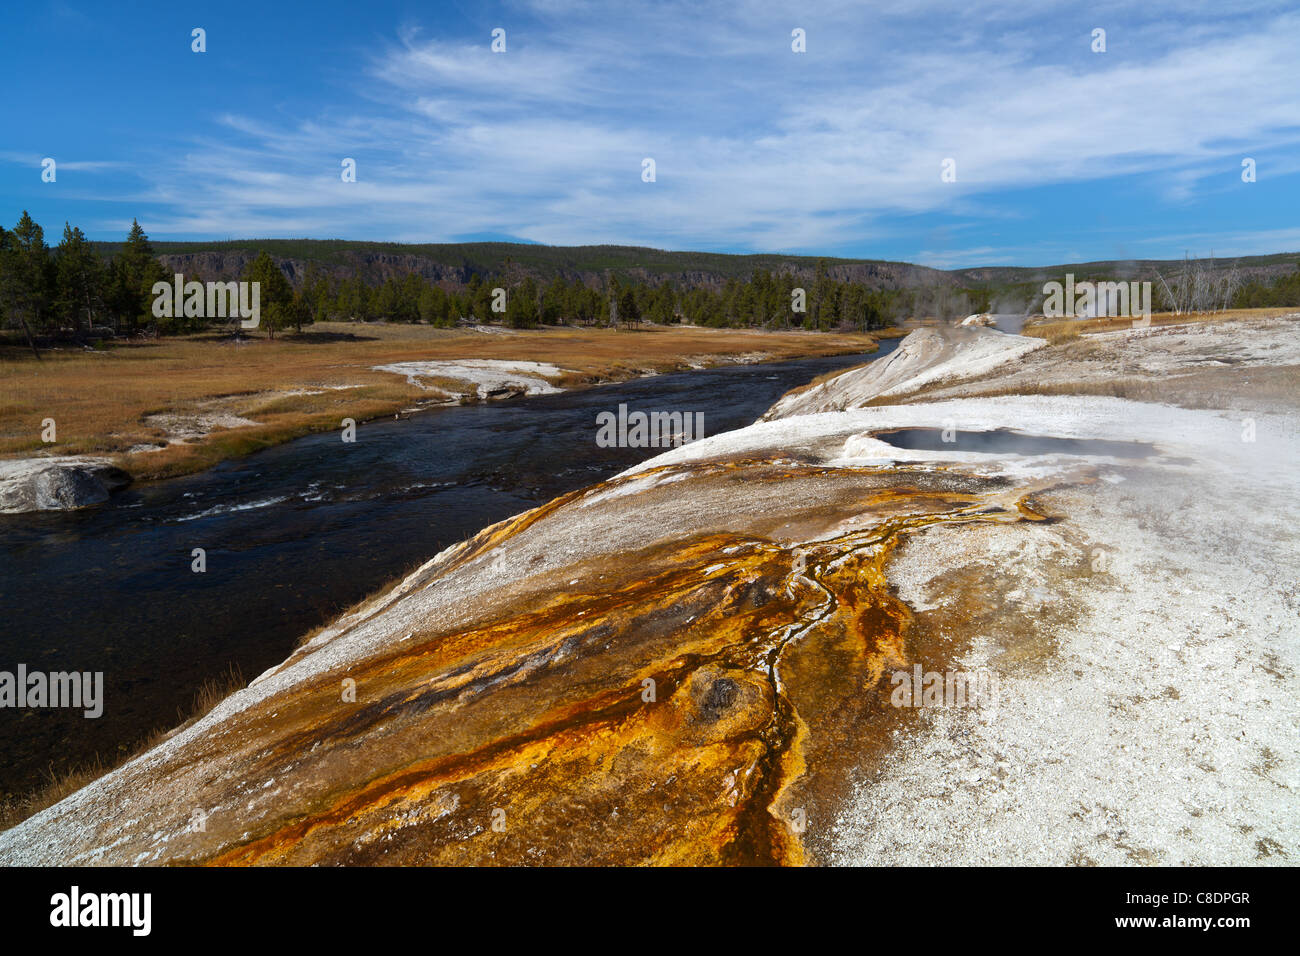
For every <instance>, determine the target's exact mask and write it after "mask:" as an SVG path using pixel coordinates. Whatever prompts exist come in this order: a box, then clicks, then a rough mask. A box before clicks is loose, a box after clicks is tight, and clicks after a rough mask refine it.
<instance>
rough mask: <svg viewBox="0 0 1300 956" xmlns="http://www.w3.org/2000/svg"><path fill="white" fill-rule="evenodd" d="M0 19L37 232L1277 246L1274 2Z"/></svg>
mask: <svg viewBox="0 0 1300 956" xmlns="http://www.w3.org/2000/svg"><path fill="white" fill-rule="evenodd" d="M792 11H793V12H792ZM4 18H5V30H4V33H3V35H0V56H2V57H3V62H4V63H5V65H6V74H7V76H9V78H10V82H9V84H8V85H7V95H6V96H5V97H4V99H3V101H0V117H2V119H3V122H2V123H0V129H3V131H4V136H3V139H0V199H3V202H2V203H0V207H2V209H0V220H2V221H4V222H5V223H6V224H12V221H13V220H16V219H17V217H18V214H19V212H20V211H21V210H22V209H24V208H26V209H28V210H30V211H31V213H32V215H33V216H34V217H36V219H37V220H38V221H39V222H41V223H42V224H43V225H44V226H45V227H46V231H47V233H48V237H49V238H50V240H51V241H56V240H57V236H58V233H59V232H60V231H61V230H62V226H63V223H64V221H65V220H68V221H71V222H72V223H74V224H75V225H80V226H81V227H82V229H84V230H85V232H86V233H87V234H88V235H89V236H90V237H91V238H95V239H117V238H120V237H121V235H122V234H124V232H125V231H126V229H127V228H128V227H129V225H130V222H131V219H132V217H138V218H139V219H140V222H141V224H142V225H143V226H144V227H145V229H146V231H147V232H148V233H149V234H150V235H151V236H152V237H153V238H155V239H227V238H251V237H304V236H306V237H313V238H346V239H376V240H393V241H401V242H452V241H465V240H473V239H489V238H490V239H514V240H520V241H529V242H545V243H554V244H560V245H577V244H586V243H619V244H631V245H648V246H654V247H658V248H668V249H697V250H708V251H719V252H788V253H808V254H826V255H840V256H854V257H870V258H885V259H902V260H908V261H912V262H920V263H925V264H928V265H935V266H939V267H956V266H972V265H981V264H1019V265H1042V264H1049V263H1056V262H1064V261H1079V260H1089V259H1115V258H1120V259H1126V258H1172V257H1181V256H1182V254H1183V252H1184V251H1188V252H1190V253H1191V254H1193V255H1207V254H1209V253H1211V252H1213V253H1214V254H1216V255H1219V256H1234V255H1249V254H1257V253H1268V252H1284V251H1293V250H1300V9H1297V8H1296V4H1295V3H1294V2H1292V3H1289V4H1288V3H1277V2H1254V0H1240V2H1235V3H1233V4H1232V5H1231V8H1229V6H1228V5H1225V4H1223V3H1221V2H1184V3H1160V2H1148V3H1124V4H1113V3H1109V2H1106V0H1100V2H1095V3H1053V2H1050V0H1045V2H1038V3H1025V2H1023V0H1008V2H1004V0H966V2H962V3H957V4H950V3H934V2H930V0H909V2H898V3H888V4H875V3H862V2H852V3H824V4H808V5H804V4H798V5H791V4H769V3H751V2H747V0H726V2H719V3H713V2H710V0H698V2H689V3H672V2H668V3H647V4H620V3H602V4H586V3H577V2H571V0H531V2H510V3H501V4H494V3H472V2H459V3H458V2H451V3H389V2H383V0H367V2H364V3H357V2H347V3H336V2H333V0H316V2H313V3H311V4H302V5H301V6H299V7H297V8H296V9H289V8H287V5H285V6H281V5H279V4H274V3H267V2H260V3H245V2H239V0H227V2H222V3H194V4H184V5H181V4H161V3H159V4H154V3H134V4H133V3H122V4H106V3H102V2H80V0H55V2H49V3H47V2H42V3H36V4H23V5H12V6H10V7H9V8H8V9H7V10H6V11H5V13H4ZM194 27H202V28H203V29H205V30H206V33H207V52H205V53H194V52H192V51H191V49H190V46H191V30H192V28H194ZM496 28H501V29H504V30H505V31H506V33H505V37H506V51H505V52H504V53H493V52H492V51H491V49H490V45H491V40H492V36H491V34H492V31H493V30H494V29H496ZM795 28H800V29H803V30H804V31H805V34H806V46H807V52H805V53H795V52H793V51H792V49H791V31H792V30H793V29H795ZM1095 28H1102V29H1104V30H1105V31H1106V52H1104V53H1094V52H1093V51H1092V49H1091V46H1092V42H1093V41H1092V31H1093V30H1094V29H1095ZM44 157H51V158H53V159H55V161H56V163H57V179H56V181H55V182H53V183H46V182H42V181H41V160H42V159H43V158H44ZM345 157H351V158H353V159H355V160H356V163H357V181H356V182H355V183H344V182H342V181H341V178H340V171H341V166H340V163H341V161H342V160H343V159H344V158H345ZM646 157H651V158H653V159H654V160H655V164H656V181H655V182H653V183H647V182H643V181H642V177H641V170H642V160H643V159H644V158H646ZM1245 157H1250V158H1252V159H1254V160H1255V162H1256V171H1257V181H1256V182H1253V183H1244V182H1242V178H1241V162H1242V159H1243V158H1245ZM947 158H951V159H953V160H955V164H956V181H955V182H943V181H941V175H940V173H941V164H942V163H943V161H944V160H945V159H947Z"/></svg>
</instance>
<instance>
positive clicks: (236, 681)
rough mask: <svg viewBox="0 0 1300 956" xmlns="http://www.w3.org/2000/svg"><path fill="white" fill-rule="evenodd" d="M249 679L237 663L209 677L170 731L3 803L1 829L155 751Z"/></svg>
mask: <svg viewBox="0 0 1300 956" xmlns="http://www.w3.org/2000/svg"><path fill="white" fill-rule="evenodd" d="M247 683H248V682H247V681H245V680H244V677H243V675H242V674H240V672H239V668H237V667H235V666H234V665H233V664H232V665H231V666H230V668H229V670H228V671H227V672H226V674H225V676H224V677H223V678H221V679H217V678H208V679H207V680H205V681H204V682H203V684H202V686H200V687H199V689H198V691H197V692H196V693H195V694H194V704H193V706H192V707H191V709H190V714H189V716H188V717H185V716H184V715H183V714H179V713H178V714H177V718H178V719H179V720H180V723H178V724H177V726H175V727H173V728H171V729H170V730H166V729H163V728H161V727H160V728H158V729H156V730H154V731H152V732H151V733H149V734H147V735H146V736H145V737H144V739H142V740H141V741H140V742H139V743H138V744H137V745H136V746H135V747H134V748H133V749H132V750H130V751H129V752H128V753H127V754H126V755H124V756H123V757H121V758H120V759H119V760H117V761H115V762H113V763H112V764H107V765H106V764H104V763H103V762H102V761H101V760H99V759H98V758H96V759H95V761H94V762H93V763H90V764H87V765H85V766H82V767H76V768H74V769H72V770H69V771H67V772H66V773H62V774H58V775H55V774H50V775H49V776H48V780H47V782H46V783H45V785H44V786H42V787H40V788H38V789H36V790H34V791H32V792H31V793H29V794H27V795H26V796H23V797H19V798H16V799H9V800H5V801H3V802H0V831H3V830H8V829H9V828H10V827H15V826H17V825H18V824H20V823H22V822H23V821H24V820H26V819H27V818H28V817H30V816H32V815H34V814H37V813H40V812H41V811H42V810H44V809H46V808H47V807H52V806H54V805H55V804H56V803H58V802H59V801H60V800H62V799H63V798H64V797H67V796H69V795H70V794H73V793H76V792H77V791H78V790H80V789H81V788H82V787H84V786H86V784H88V783H90V782H91V781H94V780H97V779H99V778H100V777H102V776H103V775H104V774H106V773H108V772H109V771H111V770H116V769H117V768H118V767H120V766H122V765H123V764H125V763H127V762H128V761H131V760H134V759H135V758H136V757H138V756H139V755H140V754H142V753H144V752H146V751H148V750H152V749H153V748H154V747H156V746H158V745H159V744H160V743H162V742H163V741H164V740H166V739H167V738H168V737H171V736H172V735H173V734H177V733H180V731H182V730H184V729H185V728H186V727H188V726H189V725H190V724H192V723H194V722H195V721H196V720H198V719H199V718H200V717H202V716H204V715H205V714H207V713H208V712H209V711H211V710H212V708H214V707H216V706H217V704H219V703H221V702H222V701H223V700H225V699H226V698H227V697H229V696H230V695H231V694H233V693H234V692H235V691H237V690H240V689H241V688H243V687H245V686H247Z"/></svg>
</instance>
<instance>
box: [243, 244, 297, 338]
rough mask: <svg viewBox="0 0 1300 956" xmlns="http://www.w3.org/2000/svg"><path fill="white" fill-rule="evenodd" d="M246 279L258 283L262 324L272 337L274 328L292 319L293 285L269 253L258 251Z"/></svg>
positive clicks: (273, 336) (282, 325) (280, 326)
mask: <svg viewBox="0 0 1300 956" xmlns="http://www.w3.org/2000/svg"><path fill="white" fill-rule="evenodd" d="M248 281H251V282H256V283H258V284H259V286H260V288H259V289H258V296H259V308H260V309H261V319H262V324H263V325H264V326H265V327H266V330H267V333H268V334H269V335H270V337H271V338H272V339H274V338H275V330H276V329H279V328H283V327H284V326H285V325H287V324H288V323H289V322H291V321H293V316H294V301H293V286H291V285H290V284H289V280H288V279H286V278H285V277H284V273H283V272H281V271H280V267H279V266H278V265H276V263H275V260H274V259H272V258H271V256H270V254H269V253H266V252H259V253H258V254H257V258H256V259H254V260H253V263H252V265H251V266H249V270H248Z"/></svg>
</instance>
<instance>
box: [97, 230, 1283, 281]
mask: <svg viewBox="0 0 1300 956" xmlns="http://www.w3.org/2000/svg"><path fill="white" fill-rule="evenodd" d="M94 246H95V247H96V248H97V249H98V250H99V251H100V252H101V253H102V254H104V255H106V256H110V255H114V254H116V253H117V252H118V251H119V250H120V248H121V246H122V244H121V243H115V242H97V243H94ZM153 249H154V251H155V253H156V254H157V255H158V258H159V259H160V260H161V261H162V263H163V265H164V266H165V267H166V268H168V269H169V270H172V271H177V272H182V273H185V274H186V275H193V276H195V277H202V278H205V279H233V278H237V277H239V276H241V275H242V274H244V272H245V271H246V269H247V268H248V266H249V265H250V264H251V263H252V261H253V260H254V259H255V258H256V257H257V255H258V253H259V252H267V253H268V254H270V255H271V256H272V258H274V259H275V260H276V261H277V262H278V263H279V264H280V266H281V268H283V269H284V271H285V273H286V274H287V275H288V276H289V279H290V281H292V282H293V283H294V284H295V285H297V284H298V282H299V279H300V277H301V275H302V274H303V273H304V272H305V271H306V268H307V266H308V265H309V264H313V263H314V264H316V265H317V266H318V267H319V268H320V269H321V270H322V271H323V272H325V273H326V274H328V275H330V276H332V277H334V278H347V277H353V276H356V277H359V278H361V279H362V280H363V281H364V282H366V283H367V284H370V285H374V284H378V283H380V282H383V281H384V280H385V279H387V278H389V277H393V278H398V279H400V278H401V277H403V276H405V275H407V274H409V273H416V274H419V275H422V276H424V277H425V278H426V279H428V280H430V281H434V282H444V281H445V282H450V283H455V284H457V285H463V284H465V283H467V282H468V281H469V280H470V278H471V277H472V276H474V275H478V276H480V277H482V278H488V277H496V276H505V277H509V278H511V279H523V278H533V279H535V280H538V281H541V282H545V281H549V280H551V279H553V278H555V277H557V276H558V277H560V278H563V279H565V280H566V281H570V282H571V281H574V280H580V281H583V282H586V283H588V284H593V285H594V284H599V283H601V282H602V281H603V280H606V279H609V278H616V279H618V280H620V281H624V282H626V281H631V282H643V283H650V284H656V285H657V284H659V283H660V282H662V281H664V280H667V281H670V282H672V283H673V284H674V285H677V286H678V287H681V288H700V287H705V288H714V289H718V288H721V287H722V286H723V285H725V284H726V282H727V281H728V280H730V279H736V280H739V281H742V282H744V281H748V280H749V279H750V278H751V277H752V276H753V275H754V273H755V272H756V271H760V270H761V271H766V272H770V273H773V274H781V273H792V274H794V275H795V276H796V277H798V278H799V279H807V280H809V281H812V280H814V279H815V278H816V277H817V272H818V265H819V263H820V264H822V265H823V268H824V269H825V275H826V277H827V278H830V279H832V280H835V281H838V282H853V283H859V284H861V285H864V286H866V287H868V288H874V289H881V290H890V289H916V288H923V287H926V286H949V287H971V286H986V287H988V286H992V287H1000V286H1008V285H1014V284H1017V283H1025V282H1042V281H1044V280H1046V279H1050V278H1059V277H1060V276H1062V275H1063V274H1064V273H1066V272H1072V273H1073V274H1074V275H1075V277H1076V278H1077V279H1080V280H1082V279H1085V278H1116V279H1118V278H1132V279H1151V278H1154V275H1155V272H1156V271H1157V270H1159V271H1162V272H1164V273H1166V274H1168V273H1169V272H1170V271H1173V270H1175V269H1176V268H1178V267H1179V266H1180V265H1181V262H1179V261H1172V260H1131V261H1118V260H1111V261H1101V262H1087V263H1064V264H1060V265H1050V266H1041V267H1018V266H981V267H974V268H966V269H953V270H940V269H932V268H929V267H927V266H919V265H913V264H911V263H907V262H888V261H885V260H880V259H841V258H832V257H818V256H794V255H779V254H760V255H729V254H725V253H709V252H668V251H665V250H662V249H649V248H643V247H638V246H543V245H530V244H525V243H509V242H471V243H426V244H405V243H396V242H358V241H352V240H342V239H248V240H231V241H226V242H157V241H155V242H153ZM1298 258H1300V254H1298V253H1280V254H1276V255H1268V256H1248V257H1245V258H1240V259H1236V260H1227V259H1220V260H1218V261H1217V262H1216V263H1215V266H1216V267H1217V268H1231V267H1232V266H1233V265H1234V264H1235V266H1236V268H1237V269H1238V270H1239V271H1240V272H1241V273H1242V278H1243V279H1257V280H1265V281H1267V280H1272V279H1276V278H1278V277H1279V276H1282V275H1286V274H1288V273H1291V272H1294V271H1295V270H1296V260H1297V259H1298Z"/></svg>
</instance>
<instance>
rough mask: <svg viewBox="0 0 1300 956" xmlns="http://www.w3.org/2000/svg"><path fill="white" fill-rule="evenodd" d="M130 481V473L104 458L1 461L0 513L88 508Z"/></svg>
mask: <svg viewBox="0 0 1300 956" xmlns="http://www.w3.org/2000/svg"><path fill="white" fill-rule="evenodd" d="M130 483H131V476H130V475H128V474H127V473H126V472H125V471H123V470H122V469H121V468H118V467H116V466H115V465H113V463H112V462H110V461H109V460H108V459H105V458H82V457H71V456H65V457H57V458H54V457H52V458H25V459H19V460H15V461H0V514H17V513H20V512H25V511H66V510H69V509H73V508H86V507H89V506H91V505H97V504H102V503H103V502H105V501H107V500H108V496H109V495H110V494H112V493H113V492H115V491H118V490H120V489H122V488H125V487H126V486H127V485H129V484H130Z"/></svg>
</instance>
